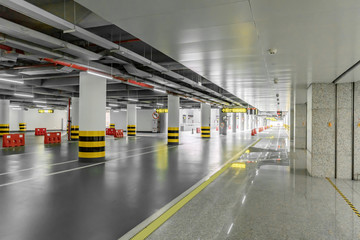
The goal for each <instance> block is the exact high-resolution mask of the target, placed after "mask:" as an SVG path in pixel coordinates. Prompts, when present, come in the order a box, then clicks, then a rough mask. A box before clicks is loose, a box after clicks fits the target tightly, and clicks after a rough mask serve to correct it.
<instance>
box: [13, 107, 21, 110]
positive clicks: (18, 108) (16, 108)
mask: <svg viewBox="0 0 360 240" xmlns="http://www.w3.org/2000/svg"><path fill="white" fill-rule="evenodd" d="M12 109H13V110H21V108H20V107H13V108H12Z"/></svg>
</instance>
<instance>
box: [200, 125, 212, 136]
mask: <svg viewBox="0 0 360 240" xmlns="http://www.w3.org/2000/svg"><path fill="white" fill-rule="evenodd" d="M201 137H202V138H210V127H201Z"/></svg>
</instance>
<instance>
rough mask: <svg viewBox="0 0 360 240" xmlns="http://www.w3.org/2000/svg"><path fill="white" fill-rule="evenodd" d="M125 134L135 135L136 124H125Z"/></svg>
mask: <svg viewBox="0 0 360 240" xmlns="http://www.w3.org/2000/svg"><path fill="white" fill-rule="evenodd" d="M127 135H128V136H129V137H131V136H136V125H127Z"/></svg>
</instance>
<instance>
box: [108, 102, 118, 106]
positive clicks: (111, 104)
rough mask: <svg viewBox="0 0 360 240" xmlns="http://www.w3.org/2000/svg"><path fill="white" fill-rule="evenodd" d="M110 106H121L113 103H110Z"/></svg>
mask: <svg viewBox="0 0 360 240" xmlns="http://www.w3.org/2000/svg"><path fill="white" fill-rule="evenodd" d="M109 106H110V107H118V106H119V105H117V104H113V103H109Z"/></svg>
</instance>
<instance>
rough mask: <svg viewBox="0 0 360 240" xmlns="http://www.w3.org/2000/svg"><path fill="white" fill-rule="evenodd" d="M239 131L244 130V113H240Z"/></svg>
mask: <svg viewBox="0 0 360 240" xmlns="http://www.w3.org/2000/svg"><path fill="white" fill-rule="evenodd" d="M239 115H240V117H239V118H240V131H245V113H240V114H239Z"/></svg>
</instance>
